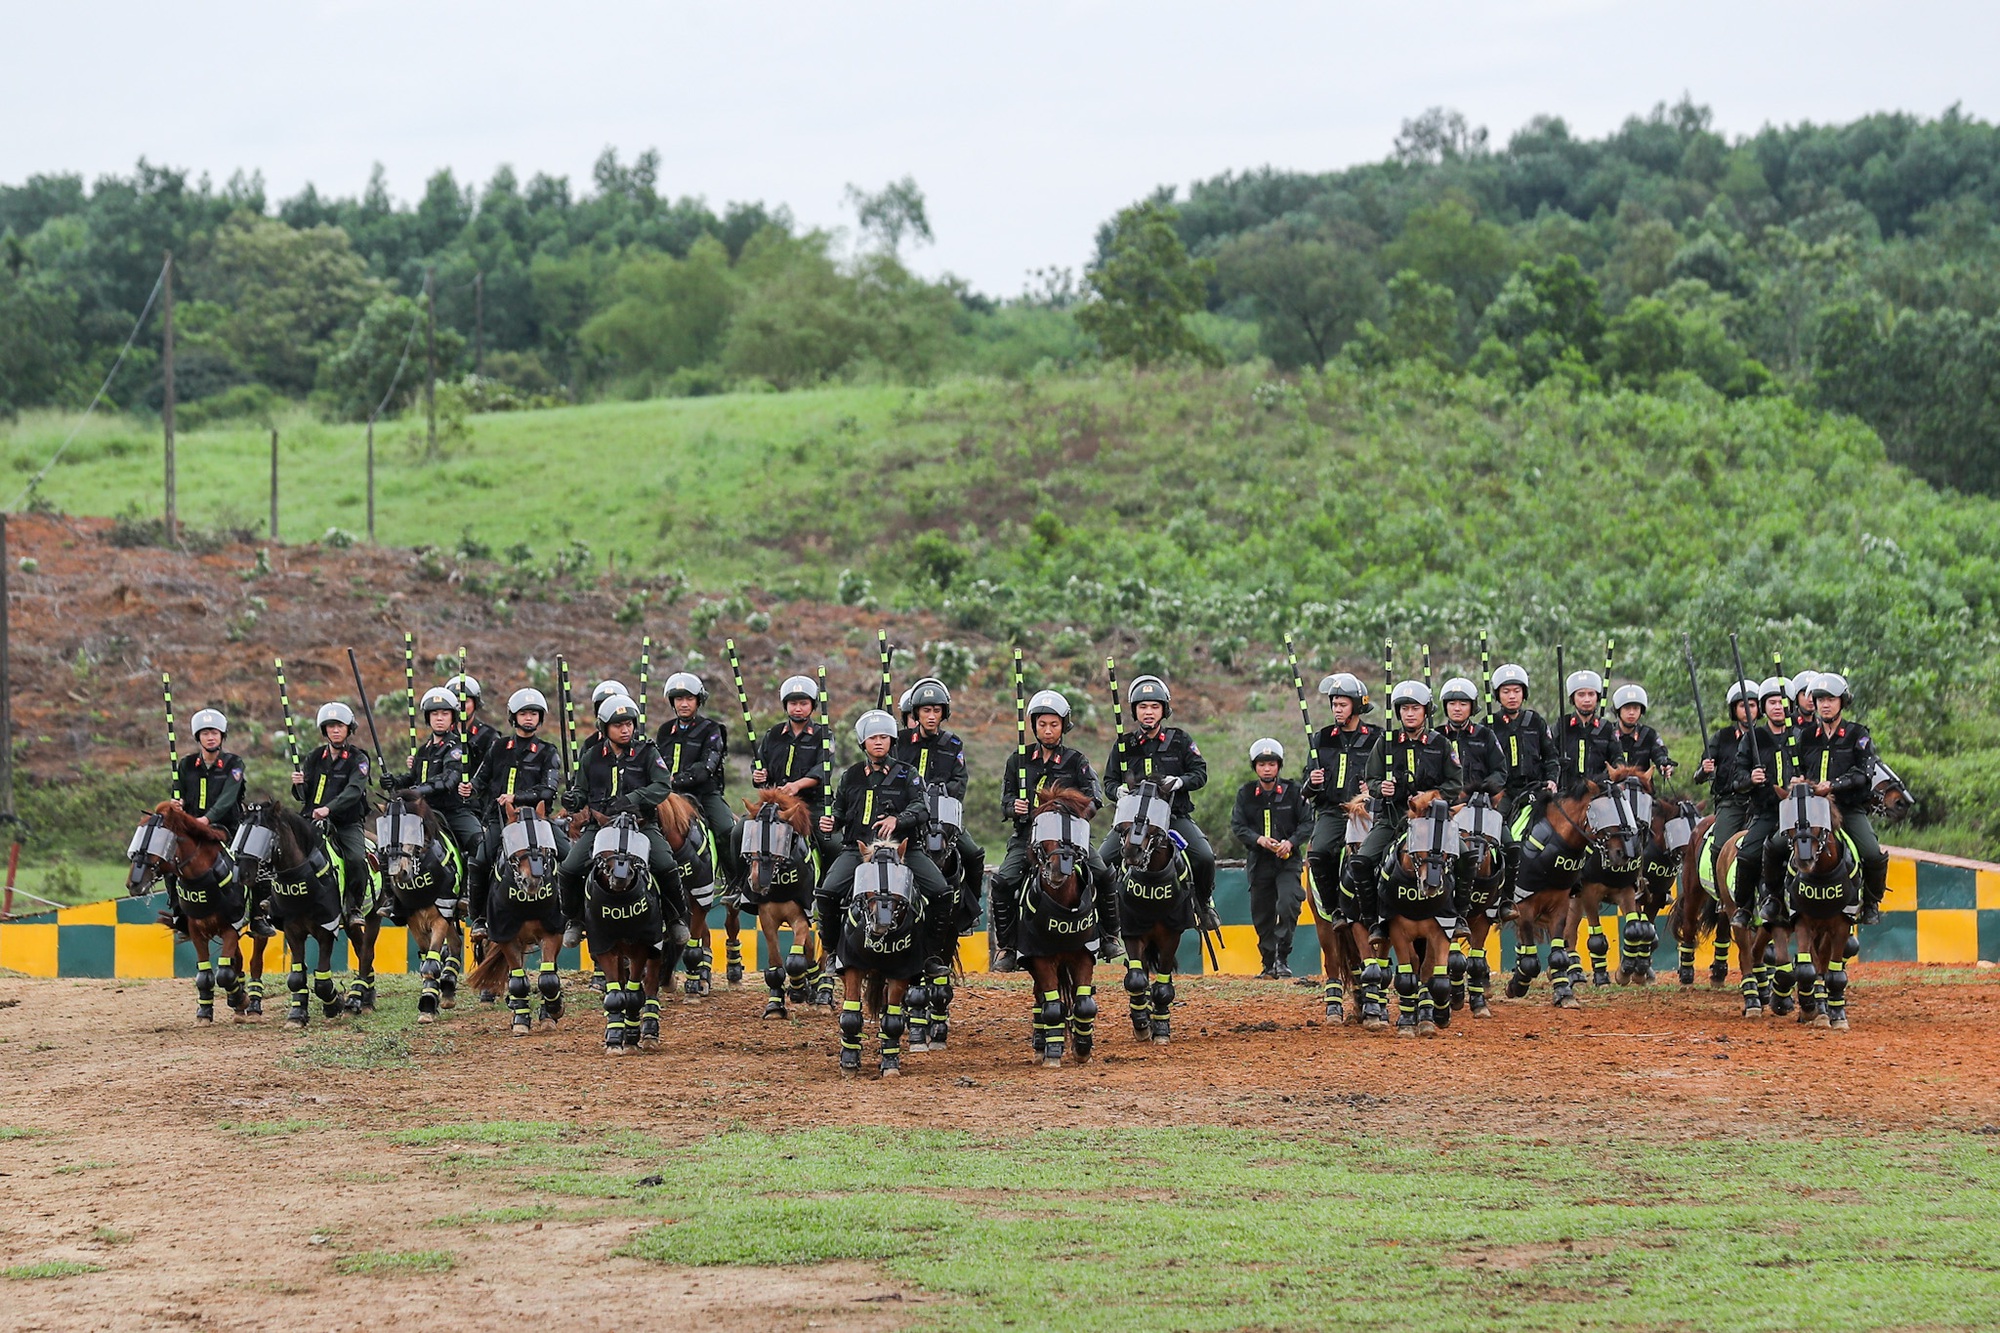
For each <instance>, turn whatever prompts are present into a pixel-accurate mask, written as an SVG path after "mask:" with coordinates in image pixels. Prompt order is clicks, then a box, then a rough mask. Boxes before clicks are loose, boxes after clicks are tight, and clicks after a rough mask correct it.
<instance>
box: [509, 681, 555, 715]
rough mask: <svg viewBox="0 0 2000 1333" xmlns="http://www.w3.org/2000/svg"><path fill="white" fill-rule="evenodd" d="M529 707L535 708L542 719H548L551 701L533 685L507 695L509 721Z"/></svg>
mask: <svg viewBox="0 0 2000 1333" xmlns="http://www.w3.org/2000/svg"><path fill="white" fill-rule="evenodd" d="M528 709H533V710H534V711H535V712H537V713H539V714H541V716H542V721H544V722H546V721H548V718H549V701H548V700H547V699H546V698H544V697H542V692H541V691H540V690H537V689H534V688H532V687H529V688H523V689H518V690H515V691H514V692H513V693H512V694H510V695H508V696H507V720H508V721H509V722H512V721H513V720H514V715H515V714H517V713H520V712H523V711H526V710H528Z"/></svg>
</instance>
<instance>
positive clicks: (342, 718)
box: [318, 700, 354, 735]
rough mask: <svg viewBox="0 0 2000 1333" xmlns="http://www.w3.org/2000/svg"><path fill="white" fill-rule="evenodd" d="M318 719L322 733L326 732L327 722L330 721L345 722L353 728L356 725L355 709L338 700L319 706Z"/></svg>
mask: <svg viewBox="0 0 2000 1333" xmlns="http://www.w3.org/2000/svg"><path fill="white" fill-rule="evenodd" d="M318 721H319V729H320V732H321V734H322V735H323V734H325V732H326V724H327V723H329V722H340V723H344V724H346V725H347V726H348V727H349V728H352V727H353V726H354V710H353V709H352V708H349V707H348V706H347V705H346V704H344V703H341V702H339V701H338V700H335V701H334V702H333V703H330V704H321V705H320V706H319V719H318Z"/></svg>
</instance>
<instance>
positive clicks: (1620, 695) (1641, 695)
mask: <svg viewBox="0 0 2000 1333" xmlns="http://www.w3.org/2000/svg"><path fill="white" fill-rule="evenodd" d="M1626 704H1637V705H1639V711H1640V712H1641V713H1643V712H1645V711H1646V709H1647V708H1648V707H1650V706H1651V704H1652V700H1650V699H1648V698H1647V697H1646V687H1645V686H1643V685H1620V686H1619V687H1618V688H1617V690H1616V691H1614V692H1613V694H1612V696H1611V708H1612V711H1613V712H1616V711H1618V710H1619V709H1622V708H1623V707H1625V705H1626Z"/></svg>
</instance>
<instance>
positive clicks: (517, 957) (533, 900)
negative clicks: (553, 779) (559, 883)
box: [465, 806, 568, 1037]
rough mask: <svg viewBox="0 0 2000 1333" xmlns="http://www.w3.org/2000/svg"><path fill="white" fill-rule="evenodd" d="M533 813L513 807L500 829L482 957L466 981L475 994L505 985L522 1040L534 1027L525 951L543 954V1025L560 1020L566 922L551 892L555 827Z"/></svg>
mask: <svg viewBox="0 0 2000 1333" xmlns="http://www.w3.org/2000/svg"><path fill="white" fill-rule="evenodd" d="M538 810H539V808H538V809H537V810H529V809H525V808H523V807H519V806H516V807H513V808H512V809H511V810H510V811H509V815H508V821H507V823H506V824H505V825H504V826H503V827H502V829H501V839H500V848H499V851H498V853H497V854H496V855H495V857H494V865H493V887H492V891H491V894H490V897H489V900H488V908H487V914H486V956H485V957H484V958H482V959H481V960H480V961H479V964H478V966H476V967H475V968H473V970H472V973H471V975H470V976H468V977H466V979H465V984H466V985H468V986H471V987H473V988H474V989H476V990H479V991H498V990H499V989H500V988H501V983H502V982H503V981H504V982H505V983H506V991H507V1008H508V1011H509V1013H510V1014H511V1016H512V1020H513V1034H514V1035H515V1036H517V1037H525V1036H527V1035H528V1033H529V1032H530V1031H532V1030H533V1027H534V1023H533V1011H532V1010H531V1009H530V1007H529V1000H528V994H529V986H528V971H527V958H528V951H529V950H530V949H539V950H540V951H541V955H542V962H541V969H540V971H539V972H538V973H537V974H536V987H537V989H539V990H540V992H541V997H542V1011H541V1018H542V1021H543V1022H544V1023H547V1024H549V1025H551V1026H554V1025H555V1024H557V1023H559V1022H561V1021H562V1016H563V994H562V976H561V974H560V973H559V972H558V971H557V970H556V963H557V957H558V955H559V954H561V952H562V940H563V930H564V928H565V927H566V926H567V924H568V923H567V922H566V921H565V920H564V919H563V914H562V906H561V902H560V898H559V895H558V894H557V892H556V844H555V828H554V826H553V825H551V824H550V823H549V822H548V820H546V819H543V818H541V817H540V815H539V812H538Z"/></svg>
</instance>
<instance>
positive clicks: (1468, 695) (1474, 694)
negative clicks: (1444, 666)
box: [1438, 676, 1479, 704]
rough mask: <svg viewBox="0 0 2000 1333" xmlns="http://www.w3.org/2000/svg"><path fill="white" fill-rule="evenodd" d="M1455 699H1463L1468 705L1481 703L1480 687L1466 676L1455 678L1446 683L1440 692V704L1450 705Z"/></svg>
mask: <svg viewBox="0 0 2000 1333" xmlns="http://www.w3.org/2000/svg"><path fill="white" fill-rule="evenodd" d="M1453 699H1462V700H1464V701H1465V702H1466V703H1469V704H1476V703H1478V702H1479V687H1478V686H1477V685H1474V684H1473V683H1472V682H1471V681H1469V680H1467V679H1466V678H1465V677H1464V676H1453V677H1452V678H1451V679H1450V680H1448V681H1446V682H1445V683H1444V688H1443V689H1441V690H1439V691H1438V702H1439V703H1441V704H1448V703H1450V702H1451V701H1452V700H1453Z"/></svg>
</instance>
